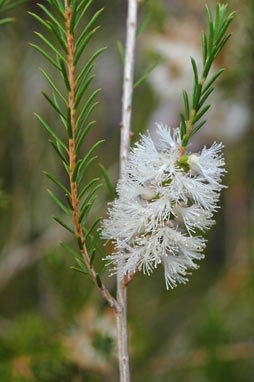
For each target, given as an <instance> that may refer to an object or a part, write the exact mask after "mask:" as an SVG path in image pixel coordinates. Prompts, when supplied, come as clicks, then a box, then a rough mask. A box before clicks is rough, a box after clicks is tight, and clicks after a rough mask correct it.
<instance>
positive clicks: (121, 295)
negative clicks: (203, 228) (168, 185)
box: [116, 0, 138, 382]
mask: <svg viewBox="0 0 254 382" xmlns="http://www.w3.org/2000/svg"><path fill="white" fill-rule="evenodd" d="M137 12H138V0H128V16H127V31H126V47H125V63H124V77H123V98H122V121H121V143H120V177H121V178H122V177H124V176H125V167H126V159H127V156H128V152H129V147H130V124H131V111H132V94H133V72H134V58H135V45H136V29H137ZM126 281H127V280H121V279H120V277H119V275H118V276H117V302H118V304H119V306H120V310H118V311H117V312H116V323H117V338H118V360H119V369H120V381H121V382H129V381H130V368H129V353H128V328H127V285H128V283H127V282H126Z"/></svg>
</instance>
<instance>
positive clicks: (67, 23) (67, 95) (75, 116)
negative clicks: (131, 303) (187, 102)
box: [29, 0, 118, 309]
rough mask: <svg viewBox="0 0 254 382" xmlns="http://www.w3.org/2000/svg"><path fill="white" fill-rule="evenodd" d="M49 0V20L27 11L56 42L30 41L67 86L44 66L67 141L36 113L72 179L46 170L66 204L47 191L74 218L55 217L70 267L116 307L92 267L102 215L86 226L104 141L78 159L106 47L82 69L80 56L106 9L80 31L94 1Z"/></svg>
mask: <svg viewBox="0 0 254 382" xmlns="http://www.w3.org/2000/svg"><path fill="white" fill-rule="evenodd" d="M47 2H48V3H49V5H50V6H51V7H50V8H49V9H48V8H46V7H45V6H44V5H42V4H38V6H39V7H40V9H41V10H42V11H43V13H44V14H45V18H42V17H40V16H38V15H37V14H35V13H32V12H29V13H30V14H31V15H32V16H33V17H34V18H35V19H36V20H37V21H38V22H39V23H40V24H42V25H43V27H44V28H45V29H46V30H47V31H48V32H50V33H51V36H54V37H55V38H56V41H57V44H54V43H52V42H51V40H50V39H48V38H47V37H46V36H45V35H44V34H41V33H36V35H37V36H38V38H39V39H40V40H41V41H42V42H43V43H44V45H46V47H47V50H45V49H44V48H42V47H41V46H39V45H37V44H31V45H32V46H33V47H34V48H35V49H36V50H37V51H38V52H39V53H40V54H42V56H43V57H44V58H45V59H46V60H47V61H48V62H49V63H50V64H51V65H52V66H53V67H54V68H55V70H57V71H58V72H59V73H60V75H61V78H62V82H63V84H64V87H65V92H62V91H61V90H60V89H59V88H58V87H57V85H56V83H55V80H54V79H52V78H51V77H50V76H49V74H48V73H47V72H46V71H45V70H43V69H41V73H42V75H43V76H44V77H45V78H46V80H47V81H48V83H49V84H50V86H51V88H52V90H53V94H52V96H51V95H49V94H47V93H46V92H42V95H43V96H44V98H45V99H46V101H47V102H48V103H49V104H50V106H51V107H52V108H53V109H54V110H55V112H56V113H57V114H58V117H59V119H60V121H61V122H62V124H63V130H64V131H65V135H66V139H65V142H64V141H63V140H62V138H61V137H59V135H58V134H57V133H56V132H55V131H54V129H52V128H51V127H50V126H49V125H48V123H47V122H46V121H45V120H44V119H43V118H42V117H41V116H39V115H38V114H35V115H36V117H37V118H38V120H39V121H40V122H41V124H42V125H43V127H44V128H45V129H46V130H47V132H48V133H49V134H50V136H51V139H50V141H49V142H50V143H51V145H52V147H53V148H54V150H55V152H56V154H57V155H58V156H59V158H60V160H61V162H62V164H63V166H64V168H65V170H66V173H67V176H68V178H69V188H67V187H65V186H64V185H63V184H62V183H61V182H60V181H59V180H57V179H56V178H55V177H54V176H53V175H52V174H50V173H48V172H47V171H44V174H45V175H46V176H47V177H48V178H49V179H50V180H51V181H52V182H53V183H55V184H56V185H57V186H58V187H59V188H60V189H61V190H62V191H63V193H64V197H65V202H62V201H61V200H60V199H59V198H58V197H57V196H56V195H55V194H54V193H53V192H52V191H51V190H48V192H49V195H50V196H51V198H52V199H53V200H54V201H55V203H56V204H57V205H58V207H59V208H60V209H61V210H62V211H63V213H64V214H65V215H66V216H67V218H68V219H69V220H70V224H67V223H66V222H65V221H62V219H60V218H59V217H57V216H54V217H53V219H54V220H55V221H56V222H57V223H58V224H60V225H61V226H62V227H63V228H64V229H66V230H67V231H69V232H70V233H71V234H73V235H74V236H75V238H76V241H77V245H78V252H76V251H74V250H73V249H71V248H70V247H69V246H67V244H65V243H60V244H61V246H62V247H63V248H64V249H65V250H66V251H67V252H69V253H70V254H71V255H72V256H73V257H74V259H75V261H76V263H77V267H72V269H73V270H75V271H78V272H81V273H83V274H85V275H88V276H89V277H90V278H91V279H92V280H93V282H94V283H95V284H96V285H97V286H98V288H99V289H100V291H101V293H102V295H103V297H104V298H105V299H106V300H107V302H108V303H109V305H110V306H111V307H113V308H115V309H116V308H117V307H118V304H117V302H116V300H115V299H114V298H113V297H112V296H111V294H110V293H109V291H108V290H107V289H106V287H105V286H104V285H103V283H102V282H101V279H100V273H99V272H96V271H95V268H94V265H93V262H94V257H95V253H96V251H97V249H98V237H99V235H98V234H97V233H95V234H93V232H94V231H95V228H96V227H97V225H98V223H99V222H100V220H101V218H97V219H95V220H94V221H93V222H92V223H91V225H90V226H89V227H88V226H87V224H88V223H87V220H88V215H89V212H90V210H91V209H92V207H93V205H94V203H95V200H96V192H97V191H98V190H99V188H100V187H101V186H102V184H98V181H99V178H94V179H92V180H91V181H90V182H88V183H85V184H84V182H83V180H84V176H85V174H86V171H87V169H88V167H89V166H90V165H91V164H92V163H93V162H94V160H95V159H96V158H97V156H93V154H94V151H95V149H96V148H97V147H98V146H99V145H100V144H101V143H102V142H103V141H98V142H96V143H95V144H94V145H93V146H92V147H91V148H90V149H89V150H88V152H87V153H86V155H85V156H84V157H79V156H80V148H81V145H82V143H83V142H84V139H85V138H86V135H87V133H88V132H89V130H90V129H91V128H92V127H93V126H94V124H95V121H91V122H88V120H89V118H90V115H91V113H92V112H93V110H94V108H95V107H96V105H97V102H95V98H96V96H97V95H98V93H99V92H100V90H101V89H97V90H95V91H93V92H92V93H91V94H90V95H88V96H87V98H86V101H85V102H84V103H83V104H82V100H83V98H84V96H86V95H87V94H88V89H89V85H90V84H91V82H92V80H93V79H94V77H95V75H94V74H91V72H92V70H93V67H94V61H95V59H96V58H97V57H98V55H99V54H101V53H102V52H103V51H104V50H105V48H101V49H99V50H97V51H96V52H95V53H94V54H93V55H92V56H91V57H90V58H89V59H88V61H87V62H86V64H85V65H84V66H82V68H81V69H79V72H78V70H77V67H78V68H79V67H80V66H81V65H80V59H81V57H82V55H83V53H84V51H85V49H86V47H87V45H88V43H89V42H90V40H91V39H92V38H93V36H94V35H95V33H96V31H97V30H98V28H99V27H94V24H95V22H96V20H97V18H98V17H99V15H100V14H101V12H102V9H101V10H99V11H98V12H96V13H95V14H94V15H93V16H92V18H91V19H90V20H89V21H88V23H87V24H86V25H85V26H84V28H83V29H82V30H81V31H80V32H79V34H78V32H77V31H78V28H77V27H78V25H79V24H80V21H81V20H82V19H83V18H84V16H85V15H86V12H87V9H88V8H89V6H90V5H91V4H92V2H93V0H90V1H88V2H86V1H84V0H72V1H71V0H64V2H63V1H62V0H47ZM53 9H54V11H53V12H52V10H53ZM48 52H49V53H48Z"/></svg>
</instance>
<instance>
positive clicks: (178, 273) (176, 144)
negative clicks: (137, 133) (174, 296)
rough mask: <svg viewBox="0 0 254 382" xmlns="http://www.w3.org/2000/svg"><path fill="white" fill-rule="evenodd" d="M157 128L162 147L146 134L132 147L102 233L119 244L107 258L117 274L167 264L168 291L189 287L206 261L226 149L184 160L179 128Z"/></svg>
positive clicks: (216, 146) (217, 148)
mask: <svg viewBox="0 0 254 382" xmlns="http://www.w3.org/2000/svg"><path fill="white" fill-rule="evenodd" d="M157 127H158V129H157V132H158V136H159V143H158V144H157V145H156V144H155V143H154V141H153V140H152V139H151V137H150V135H146V136H144V135H143V136H141V140H140V141H139V142H138V143H137V144H136V145H135V147H134V148H132V150H131V152H130V154H129V158H128V162H127V168H126V174H125V176H124V177H123V178H122V179H121V180H120V181H119V183H118V186H117V192H118V199H116V200H115V201H114V202H113V203H112V204H111V206H110V209H109V216H108V218H107V219H105V220H104V222H103V231H102V234H103V237H104V238H106V239H112V240H114V242H115V248H116V253H113V254H112V255H110V256H108V257H107V259H109V260H110V261H111V263H113V264H114V272H115V273H119V274H120V276H121V277H123V276H124V275H127V276H130V275H131V274H132V273H133V272H134V273H135V272H136V271H138V270H143V271H144V273H147V274H148V275H149V274H150V273H151V272H152V271H153V269H154V268H157V265H158V264H163V266H164V271H165V280H166V286H167V289H168V288H169V287H171V288H173V287H175V286H176V285H177V283H185V282H186V281H187V280H188V279H187V278H186V276H187V274H188V271H189V270H191V269H196V268H197V267H198V266H197V264H196V263H195V260H200V259H202V258H203V257H204V255H203V253H202V252H203V250H204V248H205V239H204V238H203V237H202V236H201V233H202V232H204V231H206V230H207V229H209V228H210V227H211V226H212V225H213V224H214V220H212V216H213V213H214V212H215V211H216V210H217V208H218V206H217V202H218V199H219V195H220V191H221V189H222V187H223V186H222V185H221V184H220V182H221V178H222V176H223V174H224V172H225V169H224V165H225V163H224V159H223V156H222V154H221V149H222V147H223V145H222V144H216V143H214V144H213V145H212V146H211V147H210V148H209V149H208V148H206V147H204V148H203V150H202V151H201V153H199V154H186V155H182V156H180V149H181V139H180V136H179V129H172V130H170V129H169V128H168V127H167V126H162V125H157Z"/></svg>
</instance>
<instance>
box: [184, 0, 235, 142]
mask: <svg viewBox="0 0 254 382" xmlns="http://www.w3.org/2000/svg"><path fill="white" fill-rule="evenodd" d="M227 8H228V6H227V5H226V4H217V5H216V15H215V18H214V20H213V18H212V15H211V11H210V9H209V7H208V6H206V11H207V17H208V26H209V33H208V38H207V36H206V34H205V32H202V34H201V37H202V50H203V71H202V74H201V76H200V77H199V74H198V69H197V64H196V61H195V59H194V58H192V57H191V64H192V68H193V74H194V84H193V92H192V105H191V110H190V104H189V98H188V95H187V93H186V91H185V90H183V98H184V107H185V116H184V114H182V113H181V114H180V117H181V123H180V135H181V140H182V146H183V147H185V146H187V144H188V142H189V139H190V138H191V137H192V136H193V135H194V134H196V133H197V131H198V130H199V129H200V128H201V127H202V126H203V125H204V124H205V122H206V121H202V122H201V123H199V125H197V126H195V124H196V123H197V122H198V121H199V120H200V119H201V118H202V117H203V115H204V114H205V113H206V112H207V110H208V109H209V108H210V106H211V105H206V106H204V107H203V105H204V103H205V102H206V100H207V98H208V97H209V95H210V94H211V93H212V92H213V90H214V88H213V87H211V86H212V84H213V83H214V82H215V81H216V79H217V78H218V77H219V76H220V75H221V74H222V73H223V71H224V69H220V70H218V71H217V72H216V74H215V75H214V76H213V77H212V78H211V79H209V81H208V82H207V83H206V81H207V77H208V74H209V71H210V69H211V65H212V63H213V61H214V60H215V58H216V57H217V55H218V54H219V52H220V51H221V49H222V48H223V47H224V45H225V44H226V42H227V41H228V39H229V38H230V36H231V33H228V34H226V35H225V33H226V31H227V29H228V27H229V25H230V24H231V22H232V20H233V17H234V15H235V12H232V13H230V14H229V15H228V16H226V13H227Z"/></svg>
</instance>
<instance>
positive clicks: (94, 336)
mask: <svg viewBox="0 0 254 382" xmlns="http://www.w3.org/2000/svg"><path fill="white" fill-rule="evenodd" d="M42 3H45V1H42ZM205 3H208V4H209V5H210V6H211V9H212V10H213V11H214V9H215V4H216V2H215V1H206V2H204V1H201V0H188V1H183V0H178V1H177V0H147V1H146V5H144V6H143V7H142V8H141V9H140V15H139V22H140V23H141V22H142V20H144V19H145V18H146V17H147V15H149V23H148V25H147V28H146V29H145V30H144V32H143V33H142V34H141V36H140V37H138V41H137V62H136V75H135V76H136V79H138V78H139V77H140V76H141V75H142V74H143V72H144V70H145V69H147V68H148V67H149V66H151V65H152V64H153V63H154V62H155V60H156V59H158V57H162V58H164V62H163V63H162V64H161V65H160V66H159V67H157V68H156V70H155V71H154V72H153V73H152V74H151V76H150V77H149V79H148V80H147V81H146V82H145V83H144V84H142V85H141V86H140V87H138V88H137V89H136V90H135V94H134V108H133V132H134V136H133V142H134V141H135V140H136V139H138V134H139V133H140V132H144V131H145V130H146V129H147V128H149V129H150V130H151V132H152V131H153V128H154V123H155V122H163V123H167V124H168V125H169V126H178V123H179V119H178V118H179V112H180V111H181V110H182V109H183V101H182V89H183V88H185V89H187V90H190V89H191V86H192V73H191V63H190V59H189V56H190V55H192V56H194V57H195V59H197V62H198V63H199V61H200V60H201V54H202V52H201V37H200V33H201V30H202V29H205V30H206V14H205V9H204V4H205ZM103 6H105V11H104V12H103V15H102V16H101V17H100V21H99V22H100V23H101V24H102V26H103V28H102V29H101V30H100V31H99V32H98V33H97V36H96V37H95V39H94V40H93V43H91V44H90V47H89V48H88V52H87V54H89V53H91V52H92V51H94V50H95V49H96V48H98V47H101V46H104V45H107V46H108V50H107V51H106V52H105V53H104V54H103V55H102V56H101V57H100V58H98V59H97V60H96V61H97V62H96V83H95V84H94V85H93V86H95V85H96V86H98V87H102V88H103V91H102V93H101V94H100V96H99V101H100V105H99V107H98V108H97V111H96V112H95V115H96V120H97V127H96V128H95V129H94V130H93V131H92V132H90V133H89V136H88V138H87V141H86V145H85V147H84V153H85V150H86V149H87V148H89V147H90V145H91V144H92V143H94V142H95V141H96V139H103V138H105V139H106V142H105V144H104V145H103V146H101V148H100V150H98V155H99V157H100V161H101V162H102V163H103V164H104V166H105V167H107V168H108V170H109V174H110V176H111V179H112V181H113V182H114V184H115V183H116V181H117V177H118V155H119V122H120V110H121V80H122V64H121V60H120V58H119V55H118V52H117V48H116V42H117V40H120V41H122V42H123V43H124V35H125V18H126V1H121V0H107V1H102V0H95V1H94V4H93V6H92V7H91V8H90V10H89V14H88V15H89V16H90V17H91V16H92V14H93V12H95V11H96V10H97V9H99V8H101V7H103ZM26 10H30V11H32V12H36V13H38V14H40V15H41V11H40V10H39V8H38V7H37V6H36V2H35V1H28V3H27V4H25V5H23V6H20V7H19V8H17V9H15V10H13V11H11V12H9V13H10V14H11V16H15V17H16V19H17V21H16V23H14V24H9V25H4V26H1V29H0V57H1V60H0V84H1V87H0V181H1V185H0V190H1V191H0V230H1V239H0V240H1V242H0V248H1V252H0V382H9V381H10V382H22V381H25V382H33V381H42V382H48V381H52V382H59V381H61V382H65V381H66V382H70V381H72V382H83V381H88V382H90V381H117V380H118V369H117V361H116V343H115V331H114V317H112V315H111V313H110V312H108V310H107V307H106V306H105V303H104V301H102V300H101V298H100V296H99V295H98V294H97V291H96V290H95V288H94V286H93V285H92V283H90V282H89V280H87V279H86V278H85V277H84V276H83V275H81V274H77V273H75V272H73V271H72V270H70V269H69V267H70V266H71V265H72V264H73V259H72V258H70V257H69V256H68V255H67V254H66V253H64V252H63V250H62V249H61V247H60V246H59V244H58V241H59V240H63V239H65V240H66V241H67V242H68V241H70V239H71V238H70V237H69V236H68V235H67V234H66V233H65V232H64V230H63V229H61V228H59V227H58V226H57V225H56V223H55V222H53V221H52V219H51V216H52V215H54V214H55V213H56V212H58V211H57V207H56V206H55V205H54V204H53V202H52V201H51V200H50V198H49V196H48V194H47V192H46V189H47V188H48V187H52V184H50V181H49V180H48V179H46V178H45V177H44V176H43V174H42V173H41V170H48V171H49V172H52V173H54V174H55V175H57V176H58V177H59V178H61V179H62V180H63V182H64V181H65V179H64V173H63V171H62V170H61V166H60V164H59V162H58V158H56V156H55V154H54V152H53V150H52V148H51V147H50V145H49V144H48V138H49V137H48V136H47V134H46V133H45V131H44V130H43V129H42V128H41V126H39V123H38V121H37V120H36V119H35V117H34V116H33V112H34V111H35V112H37V113H39V114H41V115H43V116H44V118H45V119H47V121H49V122H50V123H51V125H53V126H55V128H56V129H57V128H59V129H60V128H61V127H60V123H58V122H56V114H55V113H54V111H52V110H51V109H50V108H49V107H48V104H47V103H46V102H45V100H44V99H43V97H42V96H41V94H40V90H42V89H43V90H49V88H48V84H47V83H46V81H45V79H44V78H43V77H42V75H41V74H40V72H39V70H38V67H43V68H47V69H48V71H49V73H51V75H52V76H55V72H54V71H53V69H52V68H51V67H48V65H47V63H46V62H45V60H44V59H43V58H42V56H40V55H39V53H38V52H36V51H34V50H33V48H31V47H30V46H29V45H28V44H29V42H34V43H37V44H38V38H37V37H36V36H35V35H34V34H33V31H34V30H37V31H42V27H41V25H39V24H38V23H37V22H36V21H35V20H34V19H32V17H31V16H29V15H28V14H27V13H26ZM229 10H230V11H233V10H237V16H236V17H235V19H234V21H233V24H232V26H231V29H232V30H233V32H234V34H233V36H232V38H231V39H230V41H229V43H228V46H227V47H226V48H225V49H224V51H223V53H222V54H221V56H219V57H218V59H217V61H216V63H215V67H214V70H216V66H217V67H218V68H221V67H225V68H226V71H225V73H224V74H223V76H222V77H221V78H220V80H219V81H218V84H217V87H216V90H215V92H214V95H213V96H212V108H211V111H209V122H208V123H207V125H206V126H205V127H204V128H203V131H202V132H201V133H200V134H197V138H196V139H195V141H194V142H193V144H192V146H191V147H190V150H194V151H195V150H198V149H199V148H200V147H201V146H202V145H204V144H206V145H209V144H211V143H212V142H213V141H214V140H216V141H223V143H224V144H225V157H226V163H227V171H228V173H227V176H226V177H225V179H224V183H225V184H226V185H227V186H228V189H226V190H224V191H223V194H222V197H221V209H220V210H219V212H218V213H217V216H216V221H217V224H216V226H214V227H213V229H212V230H211V232H209V234H208V235H207V239H208V245H207V250H206V258H205V260H203V261H202V262H201V263H200V266H201V267H200V269H199V270H198V271H196V272H194V274H193V275H192V276H190V282H189V283H188V284H187V285H184V286H179V287H178V288H177V289H175V290H173V291H168V292H167V291H166V289H165V285H164V280H163V275H162V271H161V270H159V269H158V271H156V272H154V273H153V274H152V275H151V276H150V277H147V276H143V275H142V274H141V273H140V274H138V275H137V276H136V277H135V279H134V281H133V282H132V284H131V285H130V287H129V330H130V353H131V369H132V380H133V381H144V380H146V381H147V382H148V381H149V382H150V381H151V382H155V381H156V382H157V381H158V382H164V381H165V382H166V381H170V382H226V381H230V382H247V381H248V382H250V381H253V378H254V364H253V362H254V361H253V360H254V341H253V340H254V336H253V324H254V315H253V312H254V310H253V291H254V279H253V265H254V253H253V187H252V186H253V179H254V177H253V165H254V154H253V136H254V130H253V115H252V113H253V111H252V109H253V98H252V92H251V91H252V90H253V87H252V85H253V82H252V81H253V3H252V2H251V1H250V0H245V1H238V0H232V1H230V2H229ZM8 16H9V14H8ZM45 33H46V32H45ZM84 60H85V58H84ZM84 62H85V61H84ZM56 81H58V80H56ZM59 83H60V79H59ZM59 86H60V85H59ZM49 91H50V90H49ZM93 118H95V117H94V116H93ZM91 172H92V174H93V175H94V174H95V173H99V171H98V169H97V166H94V167H93V168H92V169H91ZM108 200H109V195H108V193H107V190H106V188H103V190H102V191H100V198H98V201H97V208H96V211H95V212H94V213H95V214H96V215H103V214H105V211H106V202H107V201H108ZM97 262H98V264H100V259H99V258H97ZM104 278H105V282H106V284H108V285H109V287H110V288H112V290H113V291H114V279H113V278H110V279H108V278H107V275H105V277H104Z"/></svg>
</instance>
